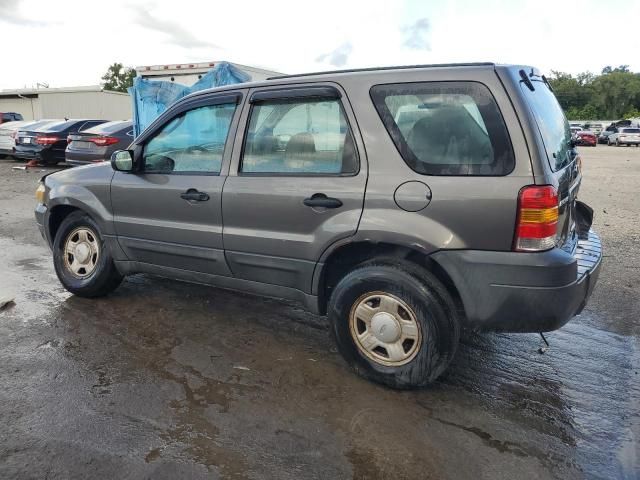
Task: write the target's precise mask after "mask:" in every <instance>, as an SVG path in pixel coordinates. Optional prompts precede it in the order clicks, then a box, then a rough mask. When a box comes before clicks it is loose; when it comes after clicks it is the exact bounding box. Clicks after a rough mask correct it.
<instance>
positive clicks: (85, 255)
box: [53, 211, 123, 297]
mask: <svg viewBox="0 0 640 480" xmlns="http://www.w3.org/2000/svg"><path fill="white" fill-rule="evenodd" d="M53 264H54V267H55V270H56V274H57V275H58V279H59V280H60V283H62V285H63V286H64V288H66V289H67V290H68V291H70V292H71V293H73V294H75V295H78V296H80V297H100V296H103V295H107V294H108V293H110V292H112V291H113V290H115V289H116V288H117V287H118V285H120V282H122V278H123V277H122V275H120V273H119V272H118V271H117V269H116V267H115V264H114V263H113V258H112V257H111V253H110V252H109V249H108V248H107V246H106V245H105V243H104V240H103V239H102V236H101V234H100V228H99V227H98V225H97V224H96V222H95V221H94V220H93V219H92V218H91V217H90V216H89V215H87V214H86V213H84V212H81V211H76V212H73V213H71V214H70V215H69V216H67V217H66V218H65V219H64V220H63V221H62V223H61V225H60V227H59V228H58V231H57V233H56V236H55V239H54V241H53Z"/></svg>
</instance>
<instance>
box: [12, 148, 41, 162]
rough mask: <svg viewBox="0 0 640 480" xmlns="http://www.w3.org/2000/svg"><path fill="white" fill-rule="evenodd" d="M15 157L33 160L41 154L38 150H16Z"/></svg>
mask: <svg viewBox="0 0 640 480" xmlns="http://www.w3.org/2000/svg"><path fill="white" fill-rule="evenodd" d="M12 155H13V156H14V157H15V158H20V159H23V160H33V159H34V158H35V159H39V158H40V155H39V154H38V152H33V151H28V150H14V151H13V154H12Z"/></svg>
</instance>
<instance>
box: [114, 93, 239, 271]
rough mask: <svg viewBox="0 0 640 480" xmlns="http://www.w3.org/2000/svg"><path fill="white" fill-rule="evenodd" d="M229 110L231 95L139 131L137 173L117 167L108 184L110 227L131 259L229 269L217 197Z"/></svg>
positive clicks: (232, 115) (230, 123) (195, 268)
mask: <svg viewBox="0 0 640 480" xmlns="http://www.w3.org/2000/svg"><path fill="white" fill-rule="evenodd" d="M236 109H237V105H236V98H235V97H232V98H231V99H230V98H229V96H227V97H226V101H225V98H222V99H221V98H215V97H213V98H212V99H210V102H206V101H205V102H204V104H203V102H199V103H198V104H197V106H195V107H194V108H191V109H188V110H186V111H179V113H177V114H176V115H175V116H173V117H172V118H169V119H168V121H167V122H166V123H165V124H164V125H163V126H161V127H160V128H158V129H157V131H156V132H155V133H152V134H151V135H146V136H145V134H144V133H143V135H142V137H141V138H142V144H141V147H140V146H138V145H137V148H142V149H143V155H142V156H143V165H142V168H141V171H139V172H137V173H123V172H116V173H115V175H114V178H113V181H112V185H111V198H112V206H113V210H114V220H115V230H116V233H117V235H118V241H119V243H120V246H121V247H122V248H123V250H124V252H125V253H126V255H127V256H128V258H129V259H130V260H132V261H136V262H141V263H145V264H152V265H159V266H163V267H170V268H174V269H180V270H189V271H193V272H201V273H208V274H218V275H228V274H229V273H230V272H229V269H228V267H227V264H226V262H225V259H224V251H223V246H222V210H221V208H222V203H221V201H222V200H221V198H222V186H223V184H224V179H225V176H224V172H223V168H225V167H226V168H228V158H229V155H230V148H229V149H226V148H225V145H226V143H227V141H226V140H227V137H229V133H230V130H235V128H232V127H233V125H234V121H237V120H234V119H235V118H236ZM229 143H230V142H229ZM136 144H137V142H136Z"/></svg>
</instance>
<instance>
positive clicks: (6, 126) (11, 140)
mask: <svg viewBox="0 0 640 480" xmlns="http://www.w3.org/2000/svg"><path fill="white" fill-rule="evenodd" d="M54 121H59V120H39V121H34V120H26V121H20V122H7V123H3V124H1V125H0V158H2V157H7V156H9V157H11V156H13V155H14V150H15V147H16V134H17V132H18V130H20V129H28V128H29V129H31V128H40V127H44V126H45V125H48V124H50V123H52V122H54Z"/></svg>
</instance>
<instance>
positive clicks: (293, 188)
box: [222, 85, 367, 292]
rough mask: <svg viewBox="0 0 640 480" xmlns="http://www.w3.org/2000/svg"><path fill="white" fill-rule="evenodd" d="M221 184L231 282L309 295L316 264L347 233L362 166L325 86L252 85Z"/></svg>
mask: <svg viewBox="0 0 640 480" xmlns="http://www.w3.org/2000/svg"><path fill="white" fill-rule="evenodd" d="M241 124H242V125H245V127H244V132H245V133H244V135H238V136H237V139H236V143H235V146H234V156H233V161H232V164H231V169H230V173H229V178H228V179H227V182H226V183H225V186H224V193H223V198H222V211H223V216H224V246H225V256H226V259H227V262H228V263H229V266H230V267H231V270H232V271H233V274H234V276H236V277H239V278H243V279H247V280H254V281H259V282H264V283H269V284H274V285H282V286H287V287H293V288H297V289H299V290H302V291H306V292H309V291H310V290H311V278H312V275H313V270H314V268H315V265H316V262H317V261H318V259H319V258H320V256H321V255H322V253H323V252H324V250H325V249H326V248H327V247H328V246H329V245H331V244H332V243H334V242H335V241H337V240H339V239H341V238H345V237H348V236H350V235H353V234H354V233H355V232H356V230H357V228H358V222H359V219H360V216H361V214H362V208H363V200H364V192H365V184H366V179H367V164H366V160H365V158H364V155H363V149H362V148H358V146H357V145H361V141H360V140H358V137H359V135H358V133H357V132H356V131H355V129H354V126H355V124H356V123H355V120H354V117H353V114H352V112H351V110H350V109H349V108H348V102H345V100H344V93H343V92H342V91H341V90H340V89H339V88H338V87H336V86H334V85H314V86H277V87H272V88H262V89H254V90H252V91H251V96H250V101H249V103H248V105H246V106H245V108H244V110H243V115H242V118H241Z"/></svg>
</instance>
